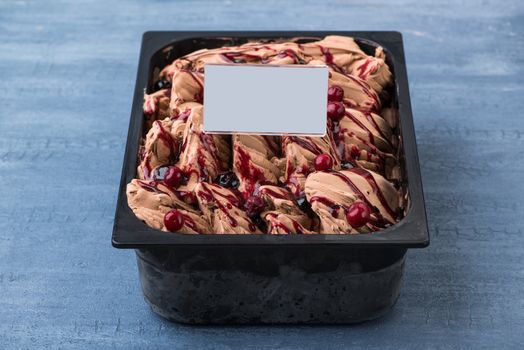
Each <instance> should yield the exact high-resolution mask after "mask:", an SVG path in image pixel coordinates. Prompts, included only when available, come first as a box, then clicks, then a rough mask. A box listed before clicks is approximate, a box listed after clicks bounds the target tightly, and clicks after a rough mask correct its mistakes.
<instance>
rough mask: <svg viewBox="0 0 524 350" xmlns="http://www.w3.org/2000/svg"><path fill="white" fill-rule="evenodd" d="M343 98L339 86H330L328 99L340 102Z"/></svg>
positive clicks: (342, 91)
mask: <svg viewBox="0 0 524 350" xmlns="http://www.w3.org/2000/svg"><path fill="white" fill-rule="evenodd" d="M343 98H344V90H342V88H341V87H340V86H331V87H330V88H329V89H328V101H333V102H340V101H342V99H343Z"/></svg>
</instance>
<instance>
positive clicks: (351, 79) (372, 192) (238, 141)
mask: <svg viewBox="0 0 524 350" xmlns="http://www.w3.org/2000/svg"><path fill="white" fill-rule="evenodd" d="M305 41H307V42H305ZM209 63H231V64H247V63H248V64H266V65H267V64H300V65H318V64H321V65H327V66H328V68H329V82H328V84H329V90H328V91H327V92H326V94H327V99H326V103H327V132H326V135H325V136H323V137H306V136H290V135H282V136H261V135H241V134H233V135H226V134H223V135H217V134H206V133H204V132H203V128H202V123H203V113H204V108H203V105H202V104H203V99H204V79H205V65H206V64H209ZM392 84H393V76H392V73H391V71H390V69H389V67H388V65H387V64H386V61H385V54H384V51H383V49H382V48H380V47H379V48H377V49H376V50H375V52H374V54H373V55H368V54H366V53H365V52H363V51H362V50H361V48H360V47H359V46H358V44H357V43H356V42H355V41H354V40H353V39H352V38H349V37H342V36H327V37H325V38H323V39H321V40H318V41H313V40H287V41H286V40H272V41H267V40H264V41H251V42H247V43H245V44H243V45H239V46H227V47H220V48H216V49H202V50H199V51H195V52H193V53H190V54H188V55H186V56H184V57H180V58H178V59H176V60H175V61H173V62H172V63H170V64H168V65H167V66H166V67H164V68H163V69H162V70H161V71H160V73H159V74H158V81H156V82H155V83H154V84H153V86H152V88H150V89H149V90H148V93H146V94H145V95H144V105H143V111H144V119H145V124H144V126H145V133H144V138H143V142H142V145H141V147H140V151H139V164H138V168H137V179H134V180H132V181H131V182H130V183H129V184H128V187H127V196H128V204H129V206H130V208H131V209H132V210H133V212H134V213H135V215H136V216H137V217H138V218H139V219H140V220H142V221H144V222H145V223H146V224H147V225H149V226H151V227H153V228H156V229H159V230H162V231H167V232H179V233H192V234H193V233H205V234H208V233H215V234H261V233H265V234H316V233H323V234H358V233H369V232H374V231H379V230H382V229H384V228H386V227H388V226H390V225H393V224H395V223H396V222H397V221H398V220H399V219H401V217H402V213H403V208H404V206H405V203H404V200H403V198H404V196H403V194H401V193H400V191H399V190H398V187H397V186H398V180H399V179H400V178H401V176H400V175H401V174H400V173H401V171H400V166H399V160H398V154H399V149H398V147H399V144H400V140H399V136H398V131H397V125H398V113H397V110H396V108H394V106H392V104H391V98H390V96H391V87H392ZM228 103H232V105H233V106H234V101H231V102H228ZM247 113H248V112H247Z"/></svg>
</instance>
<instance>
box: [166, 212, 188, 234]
mask: <svg viewBox="0 0 524 350" xmlns="http://www.w3.org/2000/svg"><path fill="white" fill-rule="evenodd" d="M164 226H165V227H166V228H167V230H168V231H170V232H176V231H178V230H180V229H181V228H182V227H183V226H184V214H182V213H181V212H180V211H178V210H176V209H175V210H171V211H168V212H167V213H166V215H164Z"/></svg>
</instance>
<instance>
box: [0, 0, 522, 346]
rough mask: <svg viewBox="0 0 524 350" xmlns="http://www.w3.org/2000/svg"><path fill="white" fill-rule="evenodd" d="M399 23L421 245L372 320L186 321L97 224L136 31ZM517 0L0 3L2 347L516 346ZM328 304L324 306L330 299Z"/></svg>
mask: <svg viewBox="0 0 524 350" xmlns="http://www.w3.org/2000/svg"><path fill="white" fill-rule="evenodd" d="M152 29H157V30H177V29H195V30H197V29H230V30H242V29H268V30H269V29H282V30H286V29H289V30H292V29H311V30H313V29H318V30H329V29H339V30H399V31H401V32H402V33H403V34H404V40H405V46H406V47H405V48H406V55H407V64H408V73H409V77H410V87H411V94H412V103H413V110H414V116H415V124H416V131H417V138H418V144H419V152H420V161H421V166H422V174H423V183H424V187H425V193H426V201H427V209H428V219H429V224H430V230H431V234H432V242H431V246H430V247H429V248H428V249H425V250H417V251H410V252H409V258H408V266H407V274H406V280H405V285H404V289H403V292H402V295H401V297H400V299H399V302H398V304H397V306H396V307H395V309H394V310H393V311H392V312H391V313H390V314H389V315H387V316H386V317H385V318H383V319H381V320H378V321H375V322H369V323H365V324H362V325H357V326H353V327H350V326H336V327H335V326H332V327H328V326H325V327H298V326H293V327H190V326H181V325H176V324H171V323H168V322H165V321H163V320H162V319H160V318H158V317H156V316H155V315H154V314H152V313H151V312H150V310H149V309H148V307H147V306H146V304H145V303H144V302H143V300H142V295H141V291H140V289H139V284H138V279H137V271H136V265H135V260H134V259H135V258H134V253H133V252H131V251H121V250H116V249H113V248H112V247H111V245H110V235H111V229H112V222H113V213H114V208H115V201H116V193H117V187H118V182H119V178H120V169H121V163H122V158H123V152H124V141H125V138H126V133H127V126H128V120H129V113H130V107H131V97H132V93H133V84H134V80H135V75H136V67H137V62H138V53H139V44H140V38H141V34H142V32H144V31H146V30H152ZM523 33H524V4H523V3H522V1H519V0H513V1H506V2H504V3H503V2H501V1H494V0H488V1H482V2H480V1H440V2H433V1H426V2H420V1H415V0H411V1H410V0H401V1H369V2H368V1H355V2H348V1H325V2H322V1H318V0H317V1H300V2H298V1H296V2H292V1H289V2H284V1H276V0H266V1H263V2H252V1H240V0H238V1H211V0H209V1H176V2H174V1H173V2H169V1H160V0H157V1H123V0H122V1H6V0H4V1H2V2H0V180H1V181H0V348H1V349H4V348H6V349H10V348H15V349H16V348H44V347H46V348H53V349H54V348H67V349H80V348H96V349H105V348H121V349H132V348H146V347H151V348H156V349H160V348H180V349H204V348H210V349H234V348H239V347H242V348H253V349H257V348H266V349H274V348H282V349H293V348H300V349H309V348H311V349H317V348H327V349H331V348H333V349H340V348H344V347H350V346H351V348H353V349H359V348H368V349H381V350H385V349H401V348H416V349H441V348H457V349H458V348H462V349H471V348H473V347H475V348H476V349H480V348H487V349H493V348H522V346H523V345H522V344H523V340H524V335H523V330H524V268H523V267H524V263H523V261H524V250H523V249H524V222H523V220H522V216H523V214H524V202H523V198H524V185H523V184H522V178H524V176H523V175H524V154H523V151H524V115H523V110H524V105H523V102H522V101H523V93H524V68H523V67H524V58H523V57H524V34H523ZM333 302H336V301H335V300H334V301H333Z"/></svg>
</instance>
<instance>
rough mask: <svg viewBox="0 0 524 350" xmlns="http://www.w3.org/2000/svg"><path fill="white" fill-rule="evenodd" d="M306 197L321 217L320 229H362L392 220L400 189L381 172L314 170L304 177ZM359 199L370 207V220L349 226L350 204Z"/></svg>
mask: <svg viewBox="0 0 524 350" xmlns="http://www.w3.org/2000/svg"><path fill="white" fill-rule="evenodd" d="M305 192H306V197H307V199H308V201H309V202H310V203H311V208H312V209H313V211H314V212H315V213H316V214H317V215H318V217H319V218H320V233H362V232H371V231H377V230H379V229H382V228H385V227H387V226H389V225H391V224H394V223H395V222H396V219H397V215H398V210H399V193H398V191H397V190H396V189H395V187H393V185H392V184H391V183H390V182H389V181H387V180H386V179H385V178H384V177H383V176H381V175H379V174H377V173H374V172H372V171H369V170H365V169H361V168H354V169H349V170H342V171H329V172H324V171H321V172H315V173H313V174H311V175H310V176H309V177H308V178H307V181H306V188H305ZM356 201H362V202H363V203H365V204H366V205H367V206H368V207H369V208H370V210H371V218H370V220H369V222H368V223H367V224H366V225H364V226H362V227H359V228H354V227H352V226H351V225H350V224H349V223H348V221H347V218H346V214H347V212H348V209H349V207H350V205H351V204H352V203H354V202H356Z"/></svg>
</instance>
